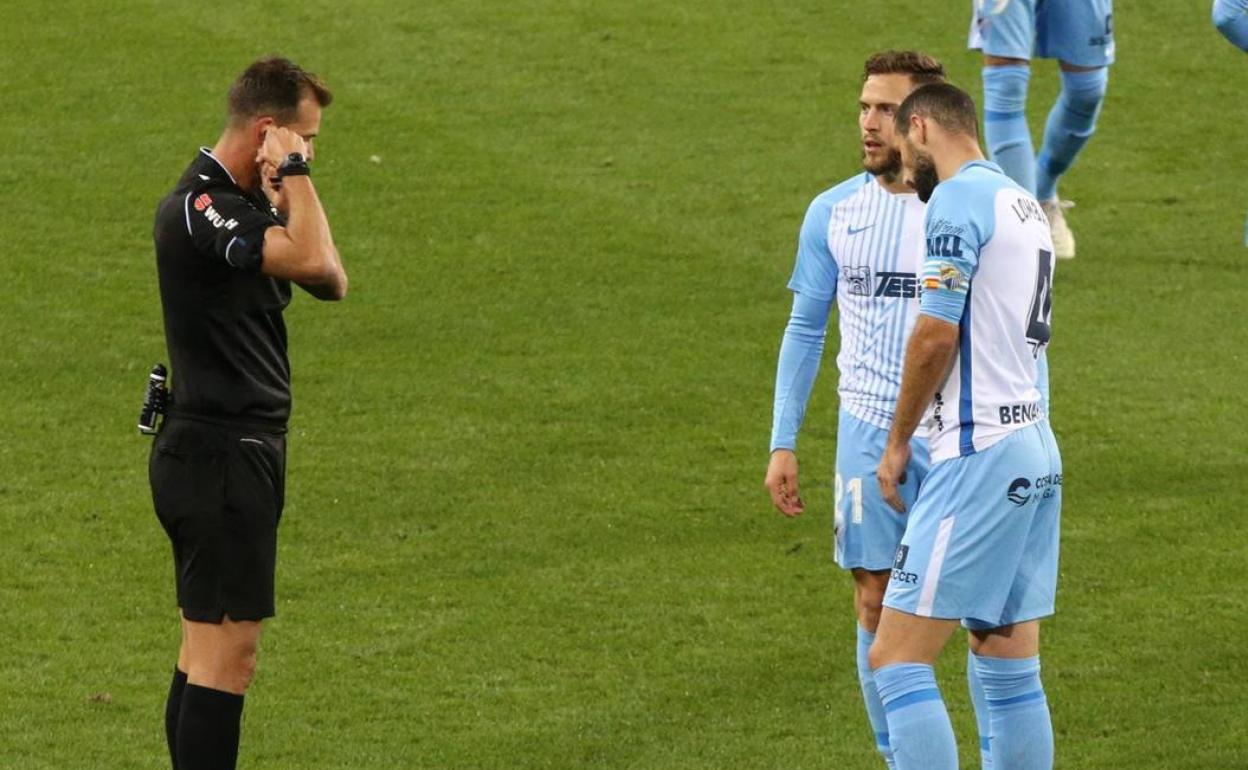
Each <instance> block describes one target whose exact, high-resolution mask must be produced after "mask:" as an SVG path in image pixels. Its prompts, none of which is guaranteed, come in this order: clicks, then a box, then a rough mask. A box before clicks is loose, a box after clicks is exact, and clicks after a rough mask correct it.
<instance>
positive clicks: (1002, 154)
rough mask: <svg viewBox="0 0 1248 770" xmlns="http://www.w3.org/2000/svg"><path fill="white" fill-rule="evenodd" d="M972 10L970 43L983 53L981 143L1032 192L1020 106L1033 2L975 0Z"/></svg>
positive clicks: (1031, 158) (1031, 155) (1031, 160)
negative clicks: (974, 9)
mask: <svg viewBox="0 0 1248 770" xmlns="http://www.w3.org/2000/svg"><path fill="white" fill-rule="evenodd" d="M975 13H976V20H975V26H974V29H973V32H972V39H971V46H972V47H973V48H977V49H979V50H982V51H983V54H984V68H983V81H984V142H985V144H987V146H988V156H989V157H990V158H991V159H992V160H993V162H995V163H996V164H997V165H999V166H1000V167H1001V170H1002V171H1004V172H1005V173H1006V175H1007V176H1009V177H1010V178H1011V179H1013V180H1014V181H1015V182H1018V183H1019V184H1020V185H1022V186H1023V187H1024V188H1026V189H1027V190H1028V191H1034V190H1035V189H1036V180H1035V152H1034V150H1033V148H1032V143H1031V131H1030V130H1029V129H1028V127H1027V114H1026V109H1027V86H1028V83H1029V82H1030V80H1031V58H1032V51H1033V49H1034V44H1035V35H1036V17H1035V13H1036V3H1035V0H1013V1H1012V2H1009V3H1004V4H1003V3H981V4H980V5H979V6H978V7H977V9H976V11H975Z"/></svg>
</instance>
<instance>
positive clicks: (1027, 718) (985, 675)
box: [972, 655, 1053, 770]
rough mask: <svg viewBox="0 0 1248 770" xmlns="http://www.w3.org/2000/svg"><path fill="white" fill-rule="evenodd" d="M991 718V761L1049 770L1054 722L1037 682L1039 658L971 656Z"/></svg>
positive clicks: (1017, 768) (1014, 767) (998, 764)
mask: <svg viewBox="0 0 1248 770" xmlns="http://www.w3.org/2000/svg"><path fill="white" fill-rule="evenodd" d="M972 657H973V658H974V664H975V668H976V670H977V673H978V674H979V681H980V682H982V683H983V685H984V696H985V697H986V698H987V700H988V712H989V714H990V715H991V720H992V727H991V730H992V763H993V766H994V767H999V768H1009V769H1010V770H1051V768H1052V767H1053V722H1052V720H1051V719H1050V717H1049V703H1048V701H1047V700H1046V699H1045V697H1044V687H1043V686H1042V685H1041V684H1040V658H1039V656H1036V657H1031V658H988V657H984V656H981V655H974V656H972Z"/></svg>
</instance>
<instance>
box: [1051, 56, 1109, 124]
mask: <svg viewBox="0 0 1248 770" xmlns="http://www.w3.org/2000/svg"><path fill="white" fill-rule="evenodd" d="M1108 89H1109V68H1108V67H1100V68H1099V69H1094V70H1089V71H1086V72H1062V94H1061V97H1060V98H1061V100H1062V105H1063V106H1064V107H1065V109H1066V113H1067V120H1068V121H1070V122H1072V123H1073V124H1074V125H1072V126H1071V128H1072V129H1073V130H1075V132H1076V133H1080V134H1088V135H1090V134H1091V133H1092V132H1093V131H1094V130H1095V129H1096V119H1097V117H1098V116H1099V115H1100V114H1101V105H1102V104H1103V103H1104V102H1105V92H1106V91H1107V90H1108Z"/></svg>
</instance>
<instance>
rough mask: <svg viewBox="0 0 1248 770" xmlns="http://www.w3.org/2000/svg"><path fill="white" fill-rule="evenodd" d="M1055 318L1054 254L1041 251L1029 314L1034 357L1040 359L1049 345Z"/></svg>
mask: <svg viewBox="0 0 1248 770" xmlns="http://www.w3.org/2000/svg"><path fill="white" fill-rule="evenodd" d="M1052 316H1053V254H1052V253H1051V252H1048V251H1045V250H1044V249H1040V253H1039V260H1038V264H1037V266H1036V293H1035V294H1033V295H1032V297H1031V312H1029V313H1028V314H1027V341H1028V342H1029V343H1031V352H1032V355H1034V356H1036V357H1037V358H1039V357H1040V351H1041V350H1043V349H1044V346H1045V345H1048V344H1049V336H1050V335H1051V334H1052V330H1051V329H1050V327H1049V322H1050V320H1051V319H1052Z"/></svg>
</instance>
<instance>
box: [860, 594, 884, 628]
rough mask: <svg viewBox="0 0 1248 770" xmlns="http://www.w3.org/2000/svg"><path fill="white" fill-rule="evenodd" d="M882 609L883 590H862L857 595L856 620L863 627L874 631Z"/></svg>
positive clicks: (878, 622)
mask: <svg viewBox="0 0 1248 770" xmlns="http://www.w3.org/2000/svg"><path fill="white" fill-rule="evenodd" d="M883 611H884V592H883V591H874V590H864V591H862V592H860V593H859V595H858V622H859V623H860V624H861V625H862V627H863V628H865V629H866V630H868V631H870V632H871V633H875V629H877V628H879V625H880V613H882V612H883Z"/></svg>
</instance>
